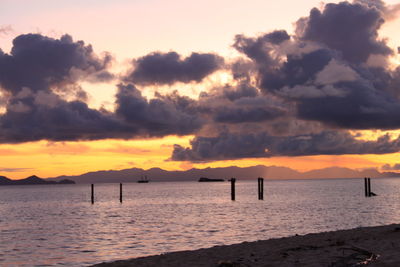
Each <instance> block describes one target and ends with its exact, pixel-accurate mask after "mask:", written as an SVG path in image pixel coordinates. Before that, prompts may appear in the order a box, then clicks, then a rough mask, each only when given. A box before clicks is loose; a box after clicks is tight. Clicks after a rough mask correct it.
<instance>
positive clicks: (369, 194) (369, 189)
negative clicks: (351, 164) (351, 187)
mask: <svg viewBox="0 0 400 267" xmlns="http://www.w3.org/2000/svg"><path fill="white" fill-rule="evenodd" d="M368 196H369V197H370V196H371V178H368Z"/></svg>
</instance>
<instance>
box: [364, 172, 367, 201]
mask: <svg viewBox="0 0 400 267" xmlns="http://www.w3.org/2000/svg"><path fill="white" fill-rule="evenodd" d="M367 180H368V178H367V177H365V178H364V190H365V196H366V197H368V181H367Z"/></svg>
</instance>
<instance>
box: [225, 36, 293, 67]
mask: <svg viewBox="0 0 400 267" xmlns="http://www.w3.org/2000/svg"><path fill="white" fill-rule="evenodd" d="M289 39H290V36H289V35H288V34H287V32H286V31H283V30H281V31H273V32H271V33H267V34H265V35H263V36H260V37H258V38H248V37H245V36H244V35H236V37H235V43H234V44H233V47H234V48H236V50H238V51H239V52H241V53H243V54H245V55H246V56H247V57H248V58H250V59H252V60H254V61H255V62H257V63H258V64H261V65H264V66H265V65H272V64H274V59H273V58H272V57H271V55H270V54H269V52H270V51H271V50H272V49H273V45H279V44H281V43H282V42H284V41H287V40H289ZM269 67H270V66H269Z"/></svg>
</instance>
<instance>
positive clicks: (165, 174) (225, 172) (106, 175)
mask: <svg viewBox="0 0 400 267" xmlns="http://www.w3.org/2000/svg"><path fill="white" fill-rule="evenodd" d="M144 175H146V176H147V177H148V178H149V180H150V181H197V180H198V179H199V178H200V177H208V178H212V179H218V178H222V179H229V178H231V177H235V178H237V179H241V180H250V179H256V178H257V177H263V178H266V179H316V178H362V177H371V178H382V177H400V173H395V172H382V173H381V172H378V171H377V170H375V169H367V170H362V171H358V170H352V169H349V168H341V167H330V168H324V169H317V170H312V171H307V172H299V171H296V170H293V169H291V168H287V167H279V166H263V165H257V166H253V167H245V168H240V167H224V168H206V169H190V170H187V171H166V170H163V169H160V168H152V169H148V170H143V169H139V168H132V169H125V170H118V171H116V170H109V171H96V172H88V173H85V174H82V175H76V176H65V175H64V176H59V177H54V178H48V179H46V180H47V181H61V180H65V179H68V180H73V181H75V182H76V183H127V182H136V181H138V180H140V178H141V177H143V176H144Z"/></svg>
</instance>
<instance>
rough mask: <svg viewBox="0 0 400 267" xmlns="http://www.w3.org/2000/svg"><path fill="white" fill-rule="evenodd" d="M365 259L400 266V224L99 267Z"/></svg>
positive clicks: (224, 265) (324, 262) (321, 262)
mask: <svg viewBox="0 0 400 267" xmlns="http://www.w3.org/2000/svg"><path fill="white" fill-rule="evenodd" d="M127 257H129V255H127ZM364 264H366V265H367V266H400V224H396V225H394V224H393V225H387V226H377V227H365V228H357V229H351V230H341V231H334V232H325V233H318V234H308V235H304V236H292V237H286V238H279V239H270V240H264V241H256V242H244V243H240V244H235V245H228V246H216V247H212V248H207V249H199V250H194V251H181V252H172V253H167V254H163V255H157V256H150V257H142V258H135V259H130V260H123V261H116V262H110V263H101V264H97V265H94V266H101V267H117V266H149V267H150V266H162V267H169V266H171V267H172V266H174V267H178V266H207V267H208V266H218V267H228V266H235V267H239V266H240V267H242V266H243V267H244V266H332V267H333V266H335V267H336V266H359V265H361V266H363V265H364Z"/></svg>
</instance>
